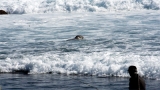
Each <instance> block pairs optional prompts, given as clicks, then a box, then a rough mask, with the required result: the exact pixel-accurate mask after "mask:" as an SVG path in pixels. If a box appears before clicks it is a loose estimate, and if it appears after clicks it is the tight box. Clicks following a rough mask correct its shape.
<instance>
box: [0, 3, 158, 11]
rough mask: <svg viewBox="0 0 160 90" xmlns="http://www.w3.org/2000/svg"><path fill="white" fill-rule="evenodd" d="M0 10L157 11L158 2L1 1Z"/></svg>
mask: <svg viewBox="0 0 160 90" xmlns="http://www.w3.org/2000/svg"><path fill="white" fill-rule="evenodd" d="M0 9H3V10H6V11H7V12H9V13H11V14H27V13H54V12H108V11H117V10H140V9H151V10H159V9H160V1H159V0H9V1H6V0H1V1H0Z"/></svg>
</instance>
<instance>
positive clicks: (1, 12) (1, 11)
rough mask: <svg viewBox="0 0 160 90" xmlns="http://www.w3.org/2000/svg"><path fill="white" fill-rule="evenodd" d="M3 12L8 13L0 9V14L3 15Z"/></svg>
mask: <svg viewBox="0 0 160 90" xmlns="http://www.w3.org/2000/svg"><path fill="white" fill-rule="evenodd" d="M5 14H8V13H7V12H6V11H4V10H0V15H5Z"/></svg>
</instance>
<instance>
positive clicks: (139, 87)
mask: <svg viewBox="0 0 160 90" xmlns="http://www.w3.org/2000/svg"><path fill="white" fill-rule="evenodd" d="M128 72H129V74H130V76H131V78H130V79H129V90H146V88H145V82H144V80H143V78H142V77H140V76H139V75H138V74H137V68H136V66H130V67H129V68H128Z"/></svg>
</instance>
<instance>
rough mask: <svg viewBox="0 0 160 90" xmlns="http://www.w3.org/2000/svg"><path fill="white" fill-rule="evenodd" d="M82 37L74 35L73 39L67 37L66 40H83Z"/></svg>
mask: <svg viewBox="0 0 160 90" xmlns="http://www.w3.org/2000/svg"><path fill="white" fill-rule="evenodd" d="M83 39H84V37H83V36H82V35H76V36H75V37H74V38H73V39H69V40H67V41H70V40H83Z"/></svg>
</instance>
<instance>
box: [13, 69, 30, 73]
mask: <svg viewBox="0 0 160 90" xmlns="http://www.w3.org/2000/svg"><path fill="white" fill-rule="evenodd" d="M29 72H30V71H29V70H25V69H20V70H13V71H12V74H28V73H29Z"/></svg>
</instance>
